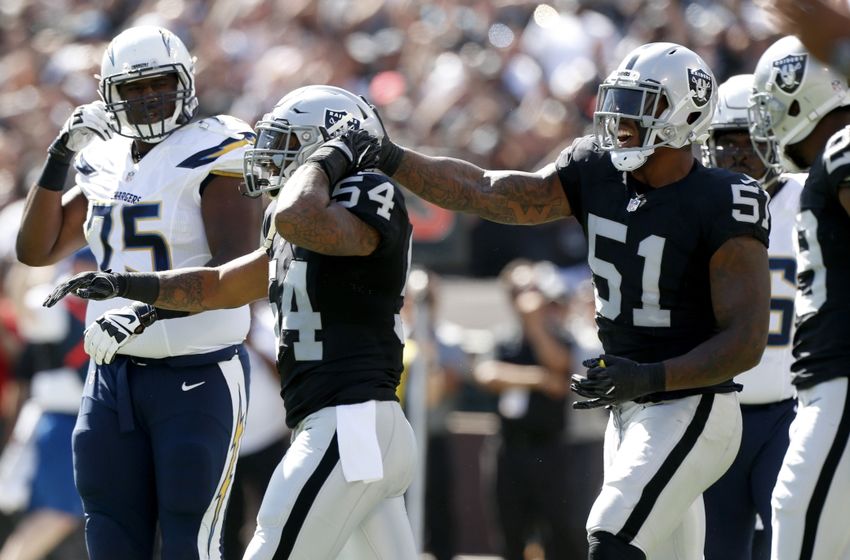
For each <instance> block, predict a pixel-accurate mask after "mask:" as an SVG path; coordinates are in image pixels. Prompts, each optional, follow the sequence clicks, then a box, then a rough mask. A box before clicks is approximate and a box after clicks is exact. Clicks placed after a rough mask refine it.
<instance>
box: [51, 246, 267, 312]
mask: <svg viewBox="0 0 850 560" xmlns="http://www.w3.org/2000/svg"><path fill="white" fill-rule="evenodd" d="M268 267H269V258H268V256H267V255H266V252H265V250H264V249H257V250H256V251H254V252H253V253H249V254H247V255H244V256H242V257H239V258H238V259H233V260H232V261H230V262H227V263H224V264H223V265H220V266H218V267H216V268H201V267H198V268H178V269H175V270H166V271H162V272H120V273H116V272H112V271H109V270H106V271H97V272H81V273H80V274H77V275H76V276H74V277H72V278H69V279H68V280H65V281H64V282H62V283H61V284H59V285H58V286H57V287H56V289H54V290H53V292H52V293H51V294H50V295H49V296H48V297H47V299H46V300H44V306H45V307H53V306H54V305H56V302H58V301H59V300H61V299H62V298H64V297H65V296H66V295H68V294H74V295H76V296H77V297H81V298H83V299H93V300H104V299H112V298H115V297H123V298H126V299H130V300H135V301H140V302H142V303H148V304H151V305H154V306H156V308H158V309H167V310H171V311H188V312H189V313H198V312H201V311H207V310H209V309H225V308H231V307H241V306H243V305H245V304H246V303H251V302H252V301H256V300H258V299H262V298H264V297H266V295H267V288H268ZM183 315H185V314H183ZM183 315H180V314H169V315H168V317H165V316H162V315H161V316H160V318H163V319H164V318H170V317H182V316H183Z"/></svg>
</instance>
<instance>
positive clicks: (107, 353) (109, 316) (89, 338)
mask: <svg viewBox="0 0 850 560" xmlns="http://www.w3.org/2000/svg"><path fill="white" fill-rule="evenodd" d="M144 330H145V325H144V324H143V323H142V318H141V317H140V316H139V314H138V313H137V312H136V308H134V306H131V305H128V306H127V307H121V308H119V309H113V310H111V311H107V312H106V313H104V314H103V315H101V316H100V317H99V318H98V319H96V320H95V322H94V323H92V324H91V325H90V326H89V328H87V329H86V332H85V344H84V348H85V350H86V353H87V354H88V355H89V356H91V357H92V358H93V359H94V361H95V363H96V364H97V365H102V364H111V363H112V359H113V358H114V357H115V354H116V352H118V350H120V349H121V347H122V346H124V345H125V344H127V343H128V342H130V341H131V340H133V339H134V338H136V336H138V335H140V334H141V333H142V332H144Z"/></svg>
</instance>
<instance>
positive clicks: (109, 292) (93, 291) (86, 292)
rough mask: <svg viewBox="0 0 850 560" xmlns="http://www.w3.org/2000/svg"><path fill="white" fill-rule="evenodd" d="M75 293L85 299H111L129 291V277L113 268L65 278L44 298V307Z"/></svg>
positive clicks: (51, 305)
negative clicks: (112, 269)
mask: <svg viewBox="0 0 850 560" xmlns="http://www.w3.org/2000/svg"><path fill="white" fill-rule="evenodd" d="M70 293H73V294H74V295H76V296H78V297H81V298H83V299H95V300H102V299H109V298H114V297H121V296H123V295H124V294H126V293H127V278H126V277H125V276H124V275H121V274H115V273H113V272H112V271H111V270H106V271H103V272H81V273H80V274H77V275H76V276H74V277H72V278H69V279H68V280H65V281H64V282H62V283H61V284H59V285H58V286H56V289H54V290H53V292H51V294H50V295H49V296H47V299H45V300H44V303H43V304H42V305H44V307H53V306H54V305H56V302H57V301H59V300H60V299H62V298H63V297H65V296H67V295H68V294H70Z"/></svg>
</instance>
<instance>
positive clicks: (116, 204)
mask: <svg viewBox="0 0 850 560" xmlns="http://www.w3.org/2000/svg"><path fill="white" fill-rule="evenodd" d="M252 139H253V131H252V130H251V128H250V127H249V126H248V125H247V124H246V123H244V122H243V121H241V120H239V119H236V118H234V117H230V116H226V115H220V116H218V117H212V118H207V119H203V120H200V121H196V122H193V123H191V124H188V125H186V126H184V127H182V128H180V129H178V130H176V131H175V132H174V133H173V134H171V135H170V136H169V137H167V138H166V139H165V140H163V141H162V142H160V143H159V144H157V145H156V146H155V147H154V148H153V149H152V150H151V151H150V152H148V153H147V154H146V155H145V157H144V158H142V160H141V161H140V162H139V163H134V162H133V159H132V157H131V153H130V145H131V143H132V139H130V138H125V137H123V136H115V137H113V138H112V139H110V140H107V141H101V140H95V141H94V142H92V143H91V144H90V145H89V146H88V147H86V148H85V149H84V150H83V151H81V152H80V154H79V155H78V157H77V159H76V161H75V167H76V170H77V178H76V182H77V185H78V186H79V187H80V188H81V189H82V191H83V193H84V194H85V196H86V198H88V201H89V206H88V215H87V217H86V222H85V225H84V229H85V235H86V239H87V240H88V243H89V246H90V247H91V249H92V252H93V253H94V255H95V257H96V258H97V262H98V266H99V267H100V269H101V270H107V269H111V270H113V271H114V272H132V271H138V272H152V271H159V270H169V269H176V268H184V267H190V266H203V265H204V264H205V263H207V262H208V261H209V260H210V258H211V254H210V248H209V245H208V244H207V239H206V235H205V233H204V231H205V230H204V222H203V218H202V216H201V190H202V185H203V184H204V181H205V179H207V177H208V176H209V175H210V174H213V175H226V176H234V177H241V176H242V155H243V153H244V151H245V149H246V147H249V146H250V144H251V142H252ZM221 227H227V224H221ZM129 303H130V302H129V301H128V300H126V299H122V298H115V299H111V300H106V301H90V302H89V304H88V311H87V314H86V324H91V322H92V321H94V320H95V319H96V318H97V317H99V316H100V315H101V314H103V313H104V312H105V311H108V310H110V309H115V308H119V307H123V306H125V305H128V304H129ZM249 325H250V313H249V310H248V307H247V306H243V307H240V308H238V309H222V310H216V311H207V312H204V313H199V314H196V315H191V316H188V317H183V318H180V319H169V320H167V321H158V322H156V323H154V324H153V325H151V326H150V327H148V328H147V329H146V330H145V332H144V333H142V334H141V335H139V336H138V337H136V338H135V339H134V340H133V341H131V342H129V343H128V344H127V345H126V346H124V347H123V348H122V349H121V353H122V354H127V355H131V356H140V357H146V358H164V357H168V356H180V355H184V354H199V353H204V352H210V351H213V350H218V349H220V348H224V347H226V346H229V345H232V344H239V343H241V342H242V341H243V340H244V338H245V336H246V334H247V333H248V327H249Z"/></svg>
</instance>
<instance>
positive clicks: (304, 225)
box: [274, 165, 381, 256]
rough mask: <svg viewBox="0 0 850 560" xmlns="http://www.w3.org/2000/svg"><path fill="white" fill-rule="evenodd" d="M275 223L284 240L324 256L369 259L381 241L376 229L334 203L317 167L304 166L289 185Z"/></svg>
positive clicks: (322, 174) (285, 190)
mask: <svg viewBox="0 0 850 560" xmlns="http://www.w3.org/2000/svg"><path fill="white" fill-rule="evenodd" d="M274 220H275V227H276V228H277V232H278V233H279V234H280V236H281V237H283V238H284V239H286V240H287V241H289V242H290V243H293V244H294V245H297V246H299V247H303V248H304V249H309V250H310V251H314V252H316V253H322V254H323V255H339V256H355V255H368V254H370V253H372V252H373V251H374V250H375V249H376V248H377V247H378V243H379V242H380V240H381V238H380V234H378V232H377V230H376V229H375V228H373V227H372V226H370V225H368V224H366V223H365V222H364V221H362V220H361V219H360V218H358V217H357V216H355V215H354V214H352V213H351V212H349V211H348V210H347V209H346V208H345V207H343V206H341V205H340V204H338V203H336V202H333V201H331V198H330V188H329V185H328V178H327V175H325V173H324V172H323V171H322V170H321V168H319V167H317V166H314V165H302V166H300V167H299V168H298V169H297V170H296V171H295V173H293V174H292V177H290V179H289V180H288V181H287V182H286V186H285V187H284V188H283V189H281V191H280V194H279V195H278V202H277V207H276V210H275V216H274Z"/></svg>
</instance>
